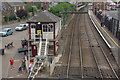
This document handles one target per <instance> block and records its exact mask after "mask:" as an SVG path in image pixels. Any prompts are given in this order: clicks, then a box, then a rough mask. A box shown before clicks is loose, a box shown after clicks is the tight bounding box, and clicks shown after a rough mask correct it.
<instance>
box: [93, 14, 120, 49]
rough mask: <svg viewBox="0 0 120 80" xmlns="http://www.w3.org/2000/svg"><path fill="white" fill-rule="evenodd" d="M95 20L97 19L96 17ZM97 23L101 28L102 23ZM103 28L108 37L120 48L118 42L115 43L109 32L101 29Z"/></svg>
mask: <svg viewBox="0 0 120 80" xmlns="http://www.w3.org/2000/svg"><path fill="white" fill-rule="evenodd" d="M92 17H94V16H93V15H92ZM94 19H95V17H94ZM95 20H96V19H95ZM96 22H97V24H98V25H99V26H101V25H100V23H99V22H98V20H96ZM101 28H102V29H103V31H104V32H105V33H106V34H107V36H108V37H109V38H110V39H111V40H112V41H113V42H114V43H115V45H116V46H117V47H119V48H120V46H119V45H118V44H117V42H115V40H114V39H113V38H112V37H111V36H110V35H109V34H108V33H107V31H106V30H105V29H104V28H103V27H101Z"/></svg>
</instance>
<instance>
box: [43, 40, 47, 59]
mask: <svg viewBox="0 0 120 80" xmlns="http://www.w3.org/2000/svg"><path fill="white" fill-rule="evenodd" d="M46 55H47V38H46V44H45V52H44V57H45V56H46Z"/></svg>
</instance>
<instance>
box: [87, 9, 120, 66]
mask: <svg viewBox="0 0 120 80" xmlns="http://www.w3.org/2000/svg"><path fill="white" fill-rule="evenodd" d="M89 14H90V16H91V18H92V19H93V21H94V23H95V24H96V25H97V28H98V29H99V31H101V33H102V34H103V36H104V37H105V39H106V41H107V42H108V44H110V46H111V48H110V49H111V51H112V54H113V56H114V58H115V59H116V62H117V63H118V65H119V66H120V63H119V62H120V61H119V54H118V53H119V51H120V41H119V40H118V39H117V38H116V37H115V36H114V35H113V34H112V33H111V32H110V31H108V29H107V28H106V27H105V26H104V27H101V25H100V21H99V19H98V18H97V17H96V16H95V15H94V14H93V12H92V11H91V10H90V11H89Z"/></svg>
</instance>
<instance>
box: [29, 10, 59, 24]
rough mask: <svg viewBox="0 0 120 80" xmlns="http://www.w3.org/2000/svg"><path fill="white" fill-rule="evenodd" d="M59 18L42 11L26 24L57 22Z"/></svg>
mask: <svg viewBox="0 0 120 80" xmlns="http://www.w3.org/2000/svg"><path fill="white" fill-rule="evenodd" d="M60 20H61V18H59V17H58V16H56V15H54V14H52V13H50V12H48V11H42V12H40V13H38V14H37V15H35V16H34V17H33V18H32V19H30V20H29V21H28V22H58V21H60Z"/></svg>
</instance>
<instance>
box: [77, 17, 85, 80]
mask: <svg viewBox="0 0 120 80" xmlns="http://www.w3.org/2000/svg"><path fill="white" fill-rule="evenodd" d="M79 19H80V18H79ZM78 21H79V20H78ZM78 34H79V35H78V44H79V54H80V64H81V65H80V66H81V78H82V79H83V78H84V75H83V58H82V47H81V38H80V37H81V35H80V24H78Z"/></svg>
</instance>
